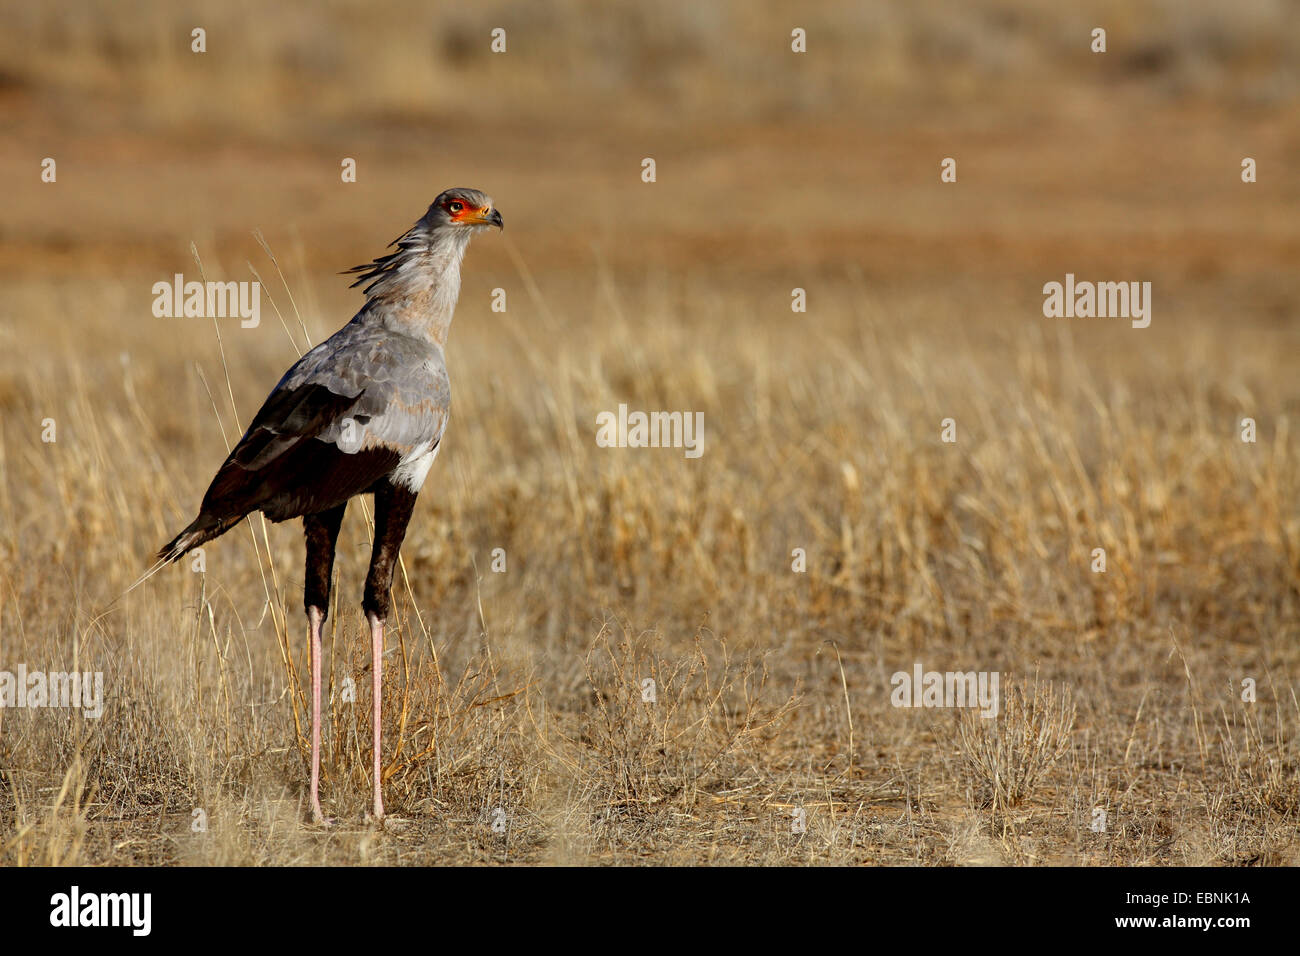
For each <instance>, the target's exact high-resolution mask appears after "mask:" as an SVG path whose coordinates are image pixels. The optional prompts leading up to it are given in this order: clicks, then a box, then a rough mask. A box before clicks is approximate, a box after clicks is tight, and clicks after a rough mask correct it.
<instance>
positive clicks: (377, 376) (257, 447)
mask: <svg viewBox="0 0 1300 956" xmlns="http://www.w3.org/2000/svg"><path fill="white" fill-rule="evenodd" d="M450 406H451V388H450V384H449V382H448V379H447V371H446V366H445V365H444V363H443V356H442V350H441V348H440V347H439V346H437V345H436V344H433V343H429V342H424V341H421V340H419V339H415V338H412V337H411V336H407V335H403V334H402V333H400V332H394V331H391V330H388V329H384V328H375V327H370V326H364V325H360V324H358V323H355V322H354V323H351V324H349V325H346V326H344V327H343V328H342V329H340V330H339V331H338V332H337V333H335V335H333V336H331V337H330V338H329V339H327V340H326V341H325V342H322V343H321V344H320V345H318V346H316V348H314V349H312V350H311V351H310V352H308V353H307V354H306V355H304V356H303V357H302V358H301V359H299V360H298V362H297V363H296V364H295V365H294V366H293V368H291V369H290V370H289V371H288V372H287V373H286V374H285V376H284V378H282V379H281V380H280V383H279V384H278V385H277V386H276V387H275V389H274V390H273V391H272V392H271V394H270V396H269V397H268V398H267V400H266V402H265V403H264V404H263V406H262V408H261V409H260V410H259V411H258V413H257V415H256V416H255V417H254V418H253V421H252V424H250V425H249V427H248V431H247V432H245V433H244V436H243V437H242V438H241V439H240V441H239V444H238V445H236V446H235V448H234V450H233V451H231V453H230V456H229V457H228V458H227V459H226V462H225V464H223V465H222V466H221V469H220V470H219V471H218V472H217V475H216V477H215V478H214V479H213V481H212V485H211V487H209V489H208V493H207V494H206V495H205V496H204V499H203V507H202V513H207V514H210V515H212V516H213V517H221V516H223V515H233V514H235V513H239V514H247V513H249V512H251V511H254V510H261V511H263V512H265V513H266V515H267V517H269V518H271V519H272V520H275V521H282V520H285V519H287V518H292V517H295V516H297V515H302V514H314V513H317V512H320V511H326V510H328V509H330V508H333V507H336V506H337V505H339V504H342V503H343V502H345V501H347V500H348V499H349V498H351V497H352V496H354V495H358V494H361V493H362V492H364V491H366V490H367V489H369V488H370V487H371V486H372V485H373V484H374V483H375V482H376V481H378V480H379V479H381V478H383V477H384V476H386V475H388V474H390V473H391V472H392V471H393V470H394V469H396V468H397V467H398V466H399V465H401V464H402V463H403V462H404V461H408V460H410V459H411V458H412V457H414V456H419V455H422V454H428V453H429V452H431V451H432V450H433V449H435V448H436V447H437V445H438V442H439V441H441V439H442V433H443V429H444V428H445V427H446V424H447V417H448V414H449V412H450Z"/></svg>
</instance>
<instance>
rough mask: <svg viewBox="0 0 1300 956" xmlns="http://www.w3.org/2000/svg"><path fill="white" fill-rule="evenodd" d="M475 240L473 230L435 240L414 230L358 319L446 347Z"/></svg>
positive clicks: (374, 287)
mask: <svg viewBox="0 0 1300 956" xmlns="http://www.w3.org/2000/svg"><path fill="white" fill-rule="evenodd" d="M417 229H418V227H417ZM413 234H414V235H413ZM469 239H470V230H468V229H457V230H455V231H451V232H446V233H442V234H436V233H435V234H433V235H429V234H427V233H425V234H423V235H420V234H418V233H417V232H416V230H412V232H411V233H408V234H407V235H406V236H403V237H402V239H400V240H398V251H397V252H396V253H395V254H394V255H393V258H392V260H391V261H390V262H389V263H388V264H387V266H386V267H385V268H384V270H383V274H382V275H381V276H380V277H379V279H378V281H376V282H375V283H374V284H373V285H371V286H370V287H369V288H368V290H367V294H366V304H365V307H364V308H363V309H362V310H361V313H360V315H358V318H359V319H362V320H364V321H367V322H375V323H378V324H381V325H383V326H385V327H386V328H390V329H393V330H394V331H397V332H402V333H404V334H406V335H412V336H416V337H419V338H425V339H429V340H430V341H433V342H436V343H438V345H442V346H445V345H446V344H447V334H448V332H449V331H450V330H451V319H452V315H453V314H454V313H455V311H456V299H457V297H458V296H459V295H460V263H461V260H462V259H464V258H465V250H466V248H467V247H468V246H469Z"/></svg>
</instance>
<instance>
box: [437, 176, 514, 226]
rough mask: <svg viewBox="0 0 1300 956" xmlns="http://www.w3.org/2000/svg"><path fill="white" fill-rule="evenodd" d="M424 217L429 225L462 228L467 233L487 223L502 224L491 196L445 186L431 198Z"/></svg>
mask: <svg viewBox="0 0 1300 956" xmlns="http://www.w3.org/2000/svg"><path fill="white" fill-rule="evenodd" d="M424 218H425V221H426V222H427V223H428V225H429V227H430V228H432V229H439V230H441V229H456V230H459V229H465V230H468V232H467V233H466V234H467V235H468V234H470V233H473V232H477V231H478V230H480V229H484V228H486V227H488V226H496V227H497V228H498V229H502V228H504V227H505V221H504V220H503V219H502V218H501V213H500V212H498V211H497V209H496V207H495V206H493V204H492V197H491V196H489V195H487V193H481V192H479V191H478V190H477V189H462V188H459V187H458V188H455V189H448V190H447V191H446V192H444V193H442V194H441V195H439V196H438V198H437V199H435V200H434V201H433V205H431V206H430V207H429V211H428V212H426V213H425V214H424Z"/></svg>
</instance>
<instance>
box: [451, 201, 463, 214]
mask: <svg viewBox="0 0 1300 956" xmlns="http://www.w3.org/2000/svg"><path fill="white" fill-rule="evenodd" d="M447 209H448V210H449V211H451V212H453V213H459V212H464V210H465V204H464V203H463V202H452V203H448V204H447Z"/></svg>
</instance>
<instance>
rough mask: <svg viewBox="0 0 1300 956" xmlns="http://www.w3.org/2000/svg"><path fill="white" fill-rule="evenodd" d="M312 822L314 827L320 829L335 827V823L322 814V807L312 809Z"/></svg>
mask: <svg viewBox="0 0 1300 956" xmlns="http://www.w3.org/2000/svg"><path fill="white" fill-rule="evenodd" d="M311 822H312V826H318V827H332V826H334V821H333V820H332V819H331V818H329V817H327V816H325V814H323V813H322V812H321V809H320V807H312V808H311Z"/></svg>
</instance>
